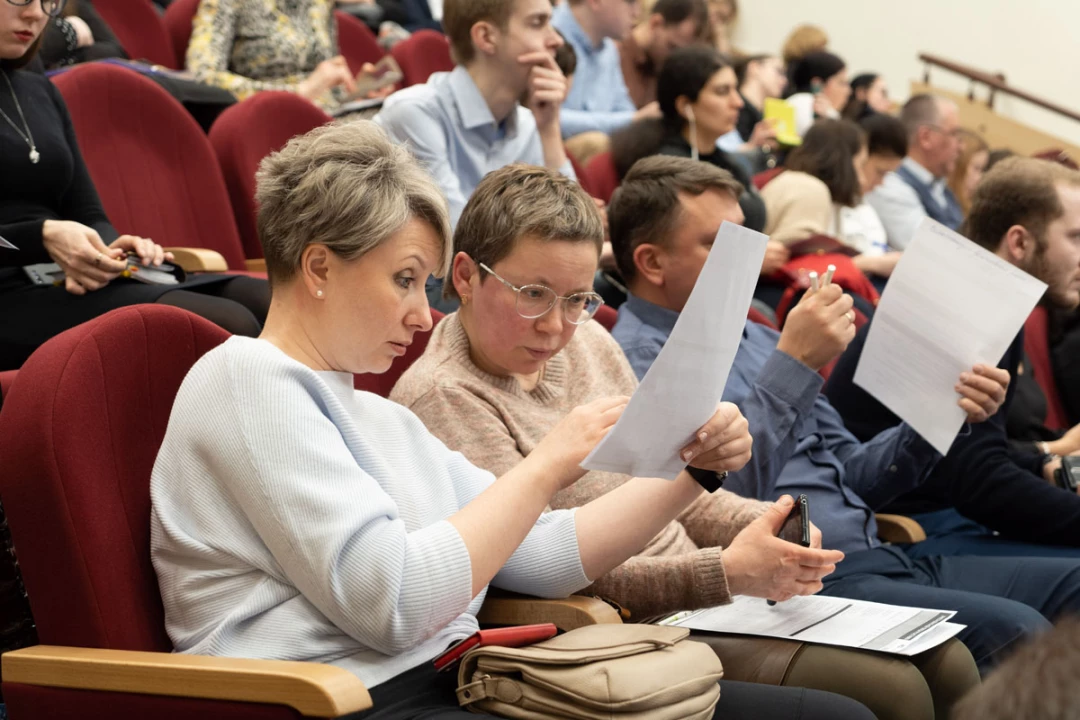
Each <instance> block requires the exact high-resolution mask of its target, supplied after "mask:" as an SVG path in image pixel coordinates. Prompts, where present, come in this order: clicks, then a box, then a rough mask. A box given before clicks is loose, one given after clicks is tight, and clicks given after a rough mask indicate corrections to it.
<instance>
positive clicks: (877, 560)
mask: <svg viewBox="0 0 1080 720" xmlns="http://www.w3.org/2000/svg"><path fill="white" fill-rule="evenodd" d="M738 195H739V188H738V184H737V183H734V187H733V181H732V179H731V177H730V176H729V175H728V174H727V173H724V171H722V170H719V169H718V168H714V167H712V166H709V165H707V164H706V163H695V162H693V161H690V160H686V159H685V158H672V157H653V158H646V159H645V160H642V161H640V162H638V164H637V165H635V166H634V167H633V168H632V169H631V171H630V172H629V173H628V174H627V176H626V178H625V179H624V180H623V184H622V186H621V187H620V189H619V190H618V191H617V192H616V194H615V196H614V197H613V198H612V203H611V207H610V210H609V214H608V222H609V226H610V230H611V240H612V245H613V248H614V252H615V258H616V261H617V262H618V265H619V270H620V272H621V273H622V274H623V277H624V279H625V280H626V281H627V285H628V287H629V289H630V297H629V299H628V300H627V302H626V304H625V305H623V307H622V308H621V309H620V311H619V321H618V324H617V325H616V326H615V330H614V335H615V338H616V340H618V341H619V344H620V345H621V346H622V347H623V349H624V350H625V351H626V353H627V356H628V358H629V359H630V364H631V365H632V366H633V367H634V370H635V372H636V373H637V374H638V375H639V376H643V375H644V374H645V372H646V371H647V370H648V368H649V366H650V365H651V364H652V361H653V360H654V359H655V358H656V356H657V355H658V354H659V352H660V350H661V349H662V347H663V345H664V343H665V342H666V340H667V337H668V336H669V335H670V333H671V330H672V329H673V328H674V326H675V322H676V320H677V319H678V314H679V311H680V310H681V309H682V307H683V306H684V305H685V303H686V300H687V299H688V298H689V295H690V291H691V290H692V289H693V286H694V283H695V282H696V281H697V277H698V275H699V274H700V272H701V268H702V266H703V265H704V263H705V259H706V257H707V256H708V253H709V250H710V248H711V245H712V242H713V239H714V237H715V235H716V232H717V230H718V229H719V227H720V224H721V222H722V221H723V220H725V219H727V220H731V221H733V222H735V221H738V220H739V219H740V215H741V213H740V211H739V209H738ZM851 305H852V303H851V299H850V298H849V297H848V296H845V295H843V293H842V292H841V291H840V289H839V288H838V287H836V286H835V285H830V286H828V287H826V288H823V289H822V290H820V291H819V292H817V293H808V295H807V298H806V299H805V300H804V301H803V302H801V303H800V304H799V305H798V306H796V308H795V309H793V310H792V312H791V314H790V315H789V317H788V320H787V323H786V325H785V328H784V332H783V334H782V335H780V334H777V333H775V332H773V331H771V330H769V329H767V328H764V327H760V326H757V325H754V324H751V323H748V324H747V326H746V329H745V331H744V333H743V340H742V342H741V344H740V347H739V351H738V353H737V355H736V358H735V363H734V366H733V367H732V371H731V375H730V378H729V380H728V385H727V388H726V390H725V392H724V399H725V400H729V401H732V402H736V403H737V404H738V405H739V407H740V409H741V410H742V412H743V414H744V415H745V416H746V417H747V419H748V420H749V422H750V430H751V432H752V433H753V435H754V457H753V459H752V460H751V462H750V463H749V464H748V465H747V466H746V467H745V468H744V469H743V470H741V471H740V472H738V473H733V474H732V475H730V476H729V477H728V478H727V480H726V481H725V483H724V488H725V489H727V490H730V491H733V492H736V493H738V494H740V495H744V496H748V497H756V498H758V499H760V500H771V499H775V498H776V497H777V496H779V495H781V494H784V493H786V494H792V495H797V494H799V493H805V494H806V495H808V496H809V498H810V508H811V514H812V517H813V520H814V522H815V523H816V524H817V525H818V526H819V527H820V528H821V531H822V536H823V539H822V543H823V546H824V547H832V548H835V549H837V550H842V551H843V552H844V553H845V555H846V556H847V557H846V559H845V560H844V562H843V563H841V564H840V565H839V566H838V568H837V570H836V572H835V573H834V574H833V575H832V576H830V577H829V578H826V580H825V589H824V590H823V592H824V593H825V594H827V595H836V596H842V597H851V598H857V599H861V600H871V601H877V602H887V603H898V604H901V605H910V606H915V607H927V608H940V609H943V610H955V611H957V616H956V620H955V621H956V622H958V623H962V624H964V625H966V626H967V627H966V628H965V630H963V631H961V634H960V639H961V640H963V642H964V643H965V644H966V645H967V646H968V648H969V649H970V650H971V652H972V655H974V657H975V660H976V662H977V663H978V665H979V668H980V670H981V671H984V672H985V671H987V670H989V669H990V668H991V667H992V666H993V665H994V664H995V663H996V662H998V661H999V660H1000V658H1001V657H1002V655H1003V652H1004V651H1006V650H1007V649H1008V648H1009V647H1011V646H1012V645H1013V643H1015V642H1016V641H1017V640H1019V639H1021V638H1025V637H1029V636H1030V635H1032V634H1034V633H1036V632H1039V631H1041V630H1044V629H1046V628H1048V627H1049V621H1048V618H1055V617H1057V616H1058V615H1059V614H1060V613H1062V612H1070V611H1076V610H1078V609H1080V560H1076V559H1057V558H1031V557H1028V558H981V557H980V558H970V557H941V556H935V557H930V558H923V559H918V560H913V559H911V558H909V557H908V556H907V555H906V554H905V553H904V552H902V550H901V549H900V548H897V547H892V546H888V547H887V546H883V545H882V544H881V543H880V542H879V541H878V539H877V523H876V521H875V519H874V510H875V509H876V508H878V507H880V506H882V505H883V504H885V503H887V502H888V501H890V500H892V499H893V498H895V497H896V496H897V495H900V494H902V493H904V492H907V491H909V490H911V489H912V488H915V487H917V486H918V485H919V484H920V483H921V482H922V481H923V480H924V479H925V478H926V477H927V475H928V474H929V472H930V471H931V470H932V469H933V467H934V465H935V464H936V462H937V461H938V460H939V459H940V457H941V456H940V455H939V454H938V453H937V452H936V451H935V450H934V449H933V448H932V447H930V445H929V444H928V443H927V442H926V441H924V440H923V439H922V438H921V437H919V436H918V435H917V434H916V433H915V432H914V431H913V430H912V429H911V428H909V427H907V426H906V425H899V426H897V427H895V428H891V429H889V430H886V431H885V432H882V433H880V434H879V435H877V436H876V437H874V438H873V439H872V440H870V441H869V442H867V443H860V442H859V441H858V440H857V439H856V438H855V437H854V436H853V435H851V433H849V432H848V431H847V430H846V429H845V428H844V425H843V422H842V421H841V420H840V416H839V415H838V414H837V413H836V411H835V410H834V409H833V408H832V407H831V406H830V405H829V403H828V401H827V400H825V399H824V398H823V397H822V396H820V395H819V390H820V388H821V385H822V379H821V377H820V375H819V374H818V372H817V371H818V370H819V369H820V368H821V367H823V366H824V365H825V364H826V363H828V362H829V361H830V360H831V359H832V358H833V357H835V356H836V355H837V354H838V353H839V352H841V351H842V350H843V348H844V347H846V345H847V344H848V343H849V342H851V340H852V338H853V337H854V325H853V320H854V317H853V313H852V311H851ZM969 375H970V378H969V379H966V380H965V381H964V382H962V383H958V385H957V392H958V394H959V395H960V400H959V402H960V405H961V407H963V408H964V410H965V411H966V412H967V413H968V418H969V420H970V421H971V422H982V421H985V420H986V419H987V418H988V417H989V416H990V415H992V414H993V413H994V412H996V410H997V408H998V406H999V405H1000V404H1001V402H1002V401H1003V400H1004V396H1005V386H1006V385H1007V384H1008V374H1007V373H1004V372H1003V371H1001V370H999V369H997V368H985V367H982V366H979V367H977V368H975V369H974V370H973V371H972V373H970V374H969Z"/></svg>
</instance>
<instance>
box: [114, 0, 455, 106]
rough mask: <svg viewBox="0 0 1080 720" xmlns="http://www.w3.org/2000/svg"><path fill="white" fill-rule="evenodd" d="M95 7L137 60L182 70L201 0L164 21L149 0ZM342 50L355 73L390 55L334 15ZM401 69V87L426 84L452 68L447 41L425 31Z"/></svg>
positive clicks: (413, 40) (343, 16) (402, 47)
mask: <svg viewBox="0 0 1080 720" xmlns="http://www.w3.org/2000/svg"><path fill="white" fill-rule="evenodd" d="M94 8H95V9H96V10H97V11H98V12H99V13H100V14H101V17H102V18H103V19H104V20H105V22H107V23H108V24H109V27H110V28H112V30H113V32H115V33H116V36H117V38H118V39H119V40H120V44H121V45H122V46H123V48H124V50H125V51H126V52H127V53H128V55H130V56H131V57H132V58H134V59H139V60H148V61H150V62H151V63H153V64H155V65H160V66H162V67H165V68H169V69H172V70H183V69H184V65H185V58H186V56H187V46H188V42H189V41H190V40H191V21H192V19H193V18H194V17H195V13H196V11H197V10H198V9H199V0H175V1H174V2H173V3H171V4H170V5H169V7H168V9H167V10H166V11H165V16H164V17H161V16H160V15H158V12H157V10H155V9H154V6H153V5H152V4H151V3H149V2H148V1H147V0H94ZM334 16H335V17H336V18H337V24H338V45H339V46H340V48H341V54H342V55H343V56H344V57H345V60H346V61H347V62H348V63H349V69H350V70H352V72H353V74H356V73H358V72H360V69H361V67H362V66H363V65H364V63H377V62H378V61H379V60H381V59H382V58H383V56H384V55H385V54H386V53H385V52H384V51H383V49H382V47H381V46H380V45H379V41H378V38H376V37H375V34H374V33H373V32H372V31H371V29H370V28H369V27H368V26H367V25H365V24H364V23H363V22H362V21H360V20H358V19H357V18H355V17H353V16H352V15H349V14H348V13H344V12H341V11H336V12H335V13H334ZM391 55H393V57H394V60H396V61H397V63H398V65H400V66H401V70H402V74H403V75H404V79H403V80H402V83H401V86H402V87H409V86H410V85H416V84H419V83H423V82H426V81H427V79H428V77H429V76H430V75H431V74H432V73H433V72H439V71H442V70H450V69H453V62H452V61H451V60H450V45H449V43H448V42H447V40H446V38H445V36H443V35H442V34H441V33H438V32H435V31H433V30H421V31H419V32H417V33H414V34H413V35H412V37H410V38H408V39H407V40H404V41H402V42H400V43H398V44H397V45H395V46H394V48H393V49H392V50H391Z"/></svg>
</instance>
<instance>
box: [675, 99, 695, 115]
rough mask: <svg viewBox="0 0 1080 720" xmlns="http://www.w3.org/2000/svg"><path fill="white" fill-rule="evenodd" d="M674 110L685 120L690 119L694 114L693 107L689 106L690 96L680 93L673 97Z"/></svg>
mask: <svg viewBox="0 0 1080 720" xmlns="http://www.w3.org/2000/svg"><path fill="white" fill-rule="evenodd" d="M675 112H677V113H679V116H680V117H682V118H685V119H686V120H687V121H689V120H690V119H691V117H692V116H693V114H694V109H693V108H692V107H691V103H690V98H688V97H686V96H685V95H680V96H679V97H677V98H675Z"/></svg>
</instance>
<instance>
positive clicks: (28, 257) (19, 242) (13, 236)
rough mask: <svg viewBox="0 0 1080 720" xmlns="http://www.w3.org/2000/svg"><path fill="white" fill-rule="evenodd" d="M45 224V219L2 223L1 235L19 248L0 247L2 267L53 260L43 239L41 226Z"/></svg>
mask: <svg viewBox="0 0 1080 720" xmlns="http://www.w3.org/2000/svg"><path fill="white" fill-rule="evenodd" d="M44 224H45V220H44V219H41V220H24V221H21V222H15V223H7V224H0V237H2V238H4V239H5V240H7V241H8V242H9V243H11V244H12V245H14V246H15V247H17V248H19V249H18V250H11V249H3V248H0V267H23V266H24V265H36V264H37V263H47V262H52V258H51V257H49V253H47V252H45V245H44V243H42V241H41V226H42V225H44Z"/></svg>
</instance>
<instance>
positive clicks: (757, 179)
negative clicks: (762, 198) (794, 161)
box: [750, 165, 786, 190]
mask: <svg viewBox="0 0 1080 720" xmlns="http://www.w3.org/2000/svg"><path fill="white" fill-rule="evenodd" d="M785 169H786V168H784V167H783V166H782V165H781V166H780V167H774V168H772V169H770V170H766V171H764V172H759V173H758V174H757V175H755V176H754V177H752V178H750V181H751V182H752V183H754V187H756V188H757V189H758V190H761V189H762V188H763V187H765V186H766V185H768V184H769V181H771V180H773V179H774V178H776V177H777V176H778V175H779V174H780V173H782V172H784V170H785Z"/></svg>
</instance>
